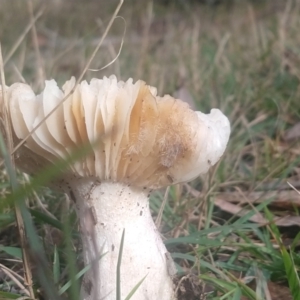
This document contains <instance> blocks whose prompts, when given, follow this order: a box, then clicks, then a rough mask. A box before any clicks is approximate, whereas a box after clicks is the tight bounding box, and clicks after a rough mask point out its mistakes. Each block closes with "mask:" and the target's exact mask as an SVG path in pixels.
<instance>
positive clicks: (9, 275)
mask: <svg viewBox="0 0 300 300" xmlns="http://www.w3.org/2000/svg"><path fill="white" fill-rule="evenodd" d="M0 268H1V269H2V271H3V273H5V274H6V275H7V276H8V277H9V278H10V279H11V280H12V281H13V282H14V283H15V284H16V285H17V286H18V287H19V288H20V289H21V291H22V292H24V293H25V294H26V295H27V296H30V294H29V292H28V291H27V290H26V288H25V286H24V285H23V284H22V283H21V282H20V281H19V280H18V279H17V278H16V277H15V276H14V275H13V274H12V273H11V272H10V271H9V270H8V269H7V268H3V267H2V265H0ZM30 297H31V296H30ZM26 298H27V297H26Z"/></svg>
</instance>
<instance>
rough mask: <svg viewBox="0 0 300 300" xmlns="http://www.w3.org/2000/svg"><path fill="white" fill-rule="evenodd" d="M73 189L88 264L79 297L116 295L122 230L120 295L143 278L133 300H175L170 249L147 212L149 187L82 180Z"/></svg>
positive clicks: (108, 298)
mask: <svg viewBox="0 0 300 300" xmlns="http://www.w3.org/2000/svg"><path fill="white" fill-rule="evenodd" d="M71 191H72V192H71V193H70V194H71V198H73V200H75V199H76V200H75V201H76V207H77V210H78V215H79V219H80V230H81V235H82V243H83V255H84V261H85V264H86V265H88V264H90V265H91V269H90V270H89V271H88V272H87V273H86V274H85V277H84V280H83V284H82V290H81V295H82V299H84V300H100V299H105V300H115V299H116V281H117V280H116V270H117V261H118V254H119V250H120V242H121V237H122V232H123V230H124V229H125V239H124V248H123V255H122V262H121V299H125V298H126V296H127V295H128V294H129V293H130V291H131V290H132V289H133V288H134V287H135V286H136V285H137V284H138V282H139V281H140V280H142V279H143V278H144V277H145V276H146V278H145V280H144V281H143V283H142V284H141V286H140V287H139V288H138V290H137V291H136V292H135V294H134V296H133V297H132V298H131V299H132V300H146V299H151V300H156V299H157V300H158V299H163V300H171V299H174V296H173V295H174V289H173V282H172V278H171V275H169V274H168V269H169V268H168V265H169V263H170V262H169V260H168V252H167V250H166V247H165V245H164V244H163V241H162V239H161V237H160V234H159V232H158V230H157V228H156V226H155V224H154V223H153V220H152V217H151V214H150V209H149V190H147V189H144V190H143V189H141V188H134V187H131V186H128V185H124V184H121V183H112V182H103V183H99V182H98V183H97V182H96V181H95V180H94V179H88V178H85V179H80V180H76V181H73V184H72V185H71ZM74 198H75V199H74ZM102 255H103V256H102ZM101 256H102V257H101ZM100 257H101V258H100Z"/></svg>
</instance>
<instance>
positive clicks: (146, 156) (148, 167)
mask: <svg viewBox="0 0 300 300" xmlns="http://www.w3.org/2000/svg"><path fill="white" fill-rule="evenodd" d="M72 89H74V92H73V93H72V94H70V91H72ZM6 93H7V97H8V102H9V115H10V120H11V123H12V128H13V135H14V141H15V143H16V144H17V143H18V142H20V141H21V140H22V139H24V138H25V137H26V136H27V135H28V133H29V132H30V131H31V130H32V129H33V128H34V127H35V126H36V125H37V124H38V123H40V121H41V120H43V118H44V117H45V116H47V115H48V114H49V112H50V111H51V110H52V109H53V108H55V107H56V106H58V104H59V103H60V102H61V101H62V100H63V99H64V98H66V99H65V100H64V102H63V104H62V105H60V106H58V108H57V109H56V110H55V112H54V113H53V114H52V115H51V116H50V117H48V118H47V119H46V120H45V122H44V123H43V124H42V125H41V126H40V127H39V128H38V129H37V130H35V132H34V133H32V135H31V136H30V138H28V139H27V140H26V143H25V144H24V145H23V146H22V147H21V148H20V149H19V150H18V152H17V153H16V163H17V165H18V167H19V168H21V169H22V170H25V171H26V172H28V173H30V174H36V173H37V170H39V169H41V168H43V166H45V165H46V164H49V163H54V164H55V162H56V160H57V159H58V158H65V157H67V156H68V155H70V154H72V153H73V152H74V151H77V150H78V151H79V149H80V148H82V147H83V146H85V145H90V146H91V148H92V150H91V151H90V152H89V153H88V154H87V155H86V156H85V157H84V158H83V159H80V160H78V161H76V162H74V163H72V164H71V165H70V166H69V169H68V170H66V172H65V173H64V175H63V176H62V178H61V179H59V180H57V181H56V185H57V186H58V187H59V188H61V189H63V190H64V191H65V192H66V193H68V195H69V197H70V198H71V199H72V200H73V201H74V203H75V207H76V210H77V214H78V217H79V220H80V231H81V237H82V244H83V257H84V262H85V264H86V265H87V264H90V265H91V268H90V270H89V271H88V272H87V273H86V274H85V276H84V279H83V283H82V288H81V295H82V299H85V300H98V299H109V300H115V299H116V268H117V259H118V254H119V249H120V242H121V236H122V232H123V230H124V229H125V239H124V248H123V256H122V262H121V298H122V299H125V297H126V296H127V295H128V294H129V293H130V291H131V290H132V289H133V288H134V287H135V286H136V284H137V283H138V282H139V281H141V280H142V279H143V278H145V279H144V281H143V282H142V284H141V285H140V286H139V288H138V289H137V291H136V292H135V294H134V295H133V297H132V298H131V299H133V300H134V299H136V300H146V299H149V300H170V299H175V295H174V287H173V282H172V274H169V273H170V272H169V270H170V269H172V268H170V264H171V265H172V261H170V259H168V257H169V256H168V255H167V254H168V252H167V250H166V248H165V246H164V243H163V241H162V239H161V237H160V234H159V232H158V229H157V228H156V226H155V225H154V223H153V220H152V217H151V213H150V210H149V195H150V192H151V191H152V190H153V189H157V188H161V187H165V186H168V185H171V184H175V183H178V182H186V181H190V180H192V179H194V178H195V177H197V176H198V175H199V174H203V173H205V172H207V171H208V169H209V168H210V166H212V165H214V164H215V163H216V162H217V161H218V160H219V158H220V157H221V156H222V154H223V152H224V150H225V148H226V144H227V142H228V138H229V134H230V125H229V122H228V119H227V118H226V117H225V116H224V115H223V114H222V113H221V112H220V111H219V110H218V109H212V110H211V112H210V114H207V115H206V114H203V113H201V112H194V111H192V110H191V109H190V108H189V107H188V105H187V104H186V103H184V102H182V101H180V100H176V99H174V98H172V97H171V96H169V95H167V96H164V97H159V96H157V95H156V89H155V88H153V87H150V86H148V85H146V84H145V83H144V82H143V81H137V82H135V83H133V81H132V79H129V80H128V81H126V82H121V81H119V82H118V81H117V79H116V77H115V76H111V77H110V78H106V77H105V78H104V79H101V80H100V79H92V80H91V82H90V83H87V82H86V81H83V82H81V83H80V84H79V85H78V86H75V79H74V78H71V80H69V81H67V82H66V83H65V84H64V86H63V87H62V90H60V89H59V88H58V86H57V84H56V82H55V81H54V80H50V81H46V86H45V89H44V91H43V92H42V93H41V94H39V95H37V96H36V95H35V94H34V92H33V91H32V89H31V87H30V86H28V85H26V84H22V83H15V84H13V85H12V86H10V87H7V88H6ZM68 95H69V96H68ZM66 96H67V97H66ZM1 97H2V95H1V96H0V98H1ZM0 100H1V99H0ZM103 254H104V255H103ZM102 255H103V256H102ZM100 257H101V258H100Z"/></svg>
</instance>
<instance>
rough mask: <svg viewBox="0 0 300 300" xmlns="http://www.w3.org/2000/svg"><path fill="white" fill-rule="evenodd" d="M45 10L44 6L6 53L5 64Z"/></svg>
mask: <svg viewBox="0 0 300 300" xmlns="http://www.w3.org/2000/svg"><path fill="white" fill-rule="evenodd" d="M43 12H44V8H42V9H41V10H40V11H38V13H37V14H36V16H35V17H34V18H33V19H32V20H31V22H30V23H29V24H28V26H27V27H26V28H25V30H24V32H23V33H22V34H21V35H20V37H19V38H18V40H17V41H16V42H15V44H14V45H13V47H12V48H11V50H10V51H9V52H8V54H7V55H6V57H5V59H4V66H5V65H6V64H7V62H8V61H9V60H10V59H11V57H12V56H13V55H14V53H15V52H16V50H17V49H18V47H19V46H20V44H21V43H22V42H23V40H24V38H25V36H26V35H27V33H28V32H29V31H30V29H31V27H32V26H33V25H34V24H35V22H36V20H37V19H39V18H40V17H41V15H42V14H43Z"/></svg>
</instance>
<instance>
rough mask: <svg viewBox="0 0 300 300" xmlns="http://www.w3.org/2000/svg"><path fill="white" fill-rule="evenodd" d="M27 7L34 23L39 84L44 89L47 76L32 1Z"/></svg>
mask: <svg viewBox="0 0 300 300" xmlns="http://www.w3.org/2000/svg"><path fill="white" fill-rule="evenodd" d="M27 7H28V12H29V17H30V20H31V23H33V25H32V27H31V31H32V41H33V46H34V51H35V55H36V66H37V68H36V71H37V74H36V76H37V82H38V86H39V87H41V88H43V86H44V82H45V79H46V76H45V71H44V67H43V62H42V58H41V53H40V48H39V43H38V37H37V32H36V27H35V22H34V14H33V3H32V0H28V1H27Z"/></svg>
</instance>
